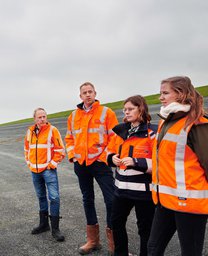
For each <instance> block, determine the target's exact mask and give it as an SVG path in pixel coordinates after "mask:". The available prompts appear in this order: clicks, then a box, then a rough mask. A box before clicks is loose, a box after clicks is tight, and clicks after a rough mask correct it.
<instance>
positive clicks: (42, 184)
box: [31, 169, 60, 216]
mask: <svg viewBox="0 0 208 256" xmlns="http://www.w3.org/2000/svg"><path fill="white" fill-rule="evenodd" d="M31 173H32V179H33V184H34V187H35V192H36V195H37V197H38V200H39V207H40V211H48V199H47V192H46V188H47V190H48V198H49V201H50V214H51V216H59V209H60V197H59V185H58V176H57V170H56V169H53V170H45V171H43V172H40V173H34V172H31Z"/></svg>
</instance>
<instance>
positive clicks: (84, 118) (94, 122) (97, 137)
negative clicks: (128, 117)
mask: <svg viewBox="0 0 208 256" xmlns="http://www.w3.org/2000/svg"><path fill="white" fill-rule="evenodd" d="M117 123H118V121H117V118H116V114H115V113H114V112H113V111H112V110H111V109H110V108H108V107H104V106H101V105H100V103H99V101H95V102H94V103H93V104H92V108H91V109H90V110H89V111H88V112H87V111H85V110H84V109H81V108H78V109H76V110H74V111H73V112H72V113H71V115H70V116H69V118H68V129H67V134H66V137H65V141H66V150H67V153H68V158H69V160H70V161H72V159H73V158H76V159H77V160H78V162H79V164H83V162H84V161H85V162H86V165H90V164H92V163H93V162H94V161H96V160H99V161H102V162H105V163H107V150H108V143H109V142H110V140H111V139H112V137H113V135H114V132H113V131H112V128H113V127H114V126H115V125H116V124H117Z"/></svg>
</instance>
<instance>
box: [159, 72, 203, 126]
mask: <svg viewBox="0 0 208 256" xmlns="http://www.w3.org/2000/svg"><path fill="white" fill-rule="evenodd" d="M164 83H168V84H169V85H170V87H171V89H172V90H174V91H175V92H176V93H177V94H178V98H177V102H178V103H181V104H188V105H190V106H191V108H190V111H189V112H188V115H187V120H186V124H185V128H187V126H189V124H191V123H193V122H197V121H199V118H200V117H201V116H203V115H204V108H203V105H204V101H203V96H201V94H199V93H198V92H197V91H196V90H195V88H194V86H193V85H192V83H191V79H190V78H189V77H187V76H174V77H170V78H167V79H164V80H162V82H161V84H164Z"/></svg>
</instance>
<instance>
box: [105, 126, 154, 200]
mask: <svg viewBox="0 0 208 256" xmlns="http://www.w3.org/2000/svg"><path fill="white" fill-rule="evenodd" d="M130 128H131V124H130V123H121V124H118V125H116V126H115V127H114V128H113V131H114V132H115V133H116V136H115V139H114V140H113V141H112V142H111V145H109V151H111V152H113V153H112V154H111V155H109V156H108V163H109V165H111V166H114V164H113V162H112V157H113V155H114V154H118V155H119V158H120V159H123V158H124V157H131V158H132V159H133V161H134V163H135V164H134V166H129V167H126V166H125V165H123V164H122V165H120V166H117V167H116V173H115V185H116V191H115V192H116V195H117V196H121V197H125V198H131V199H136V200H138V199H142V200H145V199H147V200H149V199H151V196H152V195H151V185H152V184H151V183H152V178H151V173H152V147H153V142H154V138H155V130H156V126H155V125H152V124H147V123H141V124H140V127H139V129H138V130H137V131H136V132H135V133H134V134H132V135H131V136H130V137H128V130H129V129H130Z"/></svg>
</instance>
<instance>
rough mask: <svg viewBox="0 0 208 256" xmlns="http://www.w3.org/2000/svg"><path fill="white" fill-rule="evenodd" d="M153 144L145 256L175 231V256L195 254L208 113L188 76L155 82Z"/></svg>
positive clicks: (204, 212)
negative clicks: (152, 205) (157, 114)
mask: <svg viewBox="0 0 208 256" xmlns="http://www.w3.org/2000/svg"><path fill="white" fill-rule="evenodd" d="M160 101H161V103H162V107H161V110H160V116H161V118H162V121H161V122H160V124H159V128H158V132H157V135H156V138H157V139H156V141H155V143H154V148H153V157H152V161H153V176H152V182H153V189H152V196H153V200H154V203H155V204H156V211H155V216H154V220H153V224H152V230H151V234H150V238H149V242H148V256H162V255H164V252H165V248H166V246H167V244H168V242H169V241H170V240H171V238H172V236H173V234H174V233H175V231H176V230H177V233H178V237H179V242H180V247H181V255H183V256H201V255H202V251H203V243H204V236H205V230H206V223H207V217H208V154H207V152H208V117H207V116H205V115H204V109H203V97H202V96H201V95H200V94H199V93H198V92H197V91H196V90H195V89H194V87H193V85H192V83H191V80H190V78H188V77H185V76H184V77H183V76H176V77H170V78H168V79H165V80H163V81H162V82H161V87H160Z"/></svg>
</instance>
